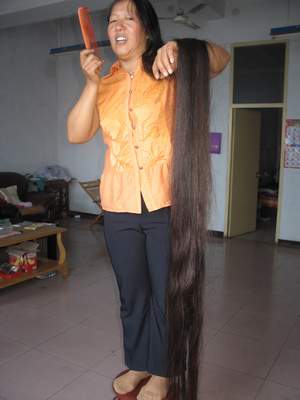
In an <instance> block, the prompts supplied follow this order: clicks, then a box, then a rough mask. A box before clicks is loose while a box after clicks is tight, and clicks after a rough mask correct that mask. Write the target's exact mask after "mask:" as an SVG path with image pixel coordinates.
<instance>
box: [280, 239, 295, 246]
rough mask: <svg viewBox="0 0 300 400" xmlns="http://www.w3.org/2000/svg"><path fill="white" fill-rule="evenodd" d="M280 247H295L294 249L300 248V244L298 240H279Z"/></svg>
mask: <svg viewBox="0 0 300 400" xmlns="http://www.w3.org/2000/svg"><path fill="white" fill-rule="evenodd" d="M278 245H280V246H287V247H293V248H300V242H298V241H296V240H283V239H279V240H278Z"/></svg>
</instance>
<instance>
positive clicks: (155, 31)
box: [108, 0, 164, 76]
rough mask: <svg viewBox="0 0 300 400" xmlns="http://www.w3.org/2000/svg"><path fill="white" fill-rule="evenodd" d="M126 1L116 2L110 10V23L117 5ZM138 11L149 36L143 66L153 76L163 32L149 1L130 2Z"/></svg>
mask: <svg viewBox="0 0 300 400" xmlns="http://www.w3.org/2000/svg"><path fill="white" fill-rule="evenodd" d="M120 1H125V0H114V1H113V3H112V4H111V6H110V8H109V10H108V21H109V18H110V15H111V13H112V9H113V7H114V5H115V4H117V3H119V2H120ZM129 1H130V3H131V4H132V5H133V6H134V8H135V9H136V13H137V16H138V18H139V20H140V22H141V24H142V26H143V28H144V31H145V33H146V36H147V47H146V51H145V52H144V54H143V56H142V59H143V66H144V69H145V71H146V72H147V73H148V74H149V75H150V76H153V71H152V65H153V63H154V59H155V57H156V54H157V50H158V49H159V48H160V47H162V46H163V44H164V43H163V40H162V37H161V31H160V26H159V21H158V17H157V14H156V12H155V10H154V8H153V6H152V4H151V3H150V1H149V0H129Z"/></svg>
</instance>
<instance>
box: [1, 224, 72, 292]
mask: <svg viewBox="0 0 300 400" xmlns="http://www.w3.org/2000/svg"><path fill="white" fill-rule="evenodd" d="M65 231H66V229H65V228H61V227H58V226H46V227H41V228H38V229H37V230H35V231H30V230H24V231H23V232H22V233H21V234H17V235H14V236H9V237H5V238H2V239H0V247H8V246H13V245H16V244H19V243H23V242H26V241H28V240H37V239H43V238H47V239H50V240H51V239H53V238H55V239H56V245H57V247H58V252H59V253H58V257H57V259H55V260H53V259H51V258H38V268H37V270H36V271H33V272H29V273H25V272H24V274H22V275H20V276H18V277H16V278H11V279H1V278H0V289H2V288H5V287H7V286H11V285H15V284H16V283H20V282H23V281H26V280H28V279H32V278H35V277H36V276H37V275H40V274H45V273H48V272H52V271H58V272H60V273H61V274H62V276H63V277H64V278H67V277H68V275H69V269H68V265H67V263H66V250H65V247H64V245H63V242H62V233H63V232H65ZM48 250H49V249H48ZM48 257H49V252H48Z"/></svg>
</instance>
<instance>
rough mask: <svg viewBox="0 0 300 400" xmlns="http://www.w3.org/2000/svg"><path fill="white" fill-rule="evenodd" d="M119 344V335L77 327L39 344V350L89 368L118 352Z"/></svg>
mask: <svg viewBox="0 0 300 400" xmlns="http://www.w3.org/2000/svg"><path fill="white" fill-rule="evenodd" d="M103 323H105V321H103ZM120 344H121V343H120V337H119V334H115V333H114V332H111V333H110V334H108V333H107V332H105V331H101V330H96V329H90V328H86V327H84V326H80V325H79V326H76V327H73V328H70V329H69V330H67V331H65V332H63V333H61V334H59V335H57V336H55V337H54V338H52V339H50V340H48V341H47V342H45V343H43V344H41V345H40V346H39V349H41V350H43V351H46V352H48V353H51V354H54V355H57V356H59V357H62V358H64V359H66V360H68V361H70V362H73V363H75V364H77V365H80V366H82V367H85V368H91V367H93V366H94V365H96V364H98V363H99V362H100V361H102V360H104V359H105V358H106V357H107V356H108V355H110V354H112V353H114V352H115V351H116V350H118V349H119V348H120Z"/></svg>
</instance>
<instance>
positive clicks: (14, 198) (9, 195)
mask: <svg viewBox="0 0 300 400" xmlns="http://www.w3.org/2000/svg"><path fill="white" fill-rule="evenodd" d="M0 194H1V195H2V196H3V197H4V199H5V200H6V201H7V202H8V203H10V204H18V203H21V200H20V199H19V196H18V189H17V186H16V185H14V186H8V187H6V188H0Z"/></svg>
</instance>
